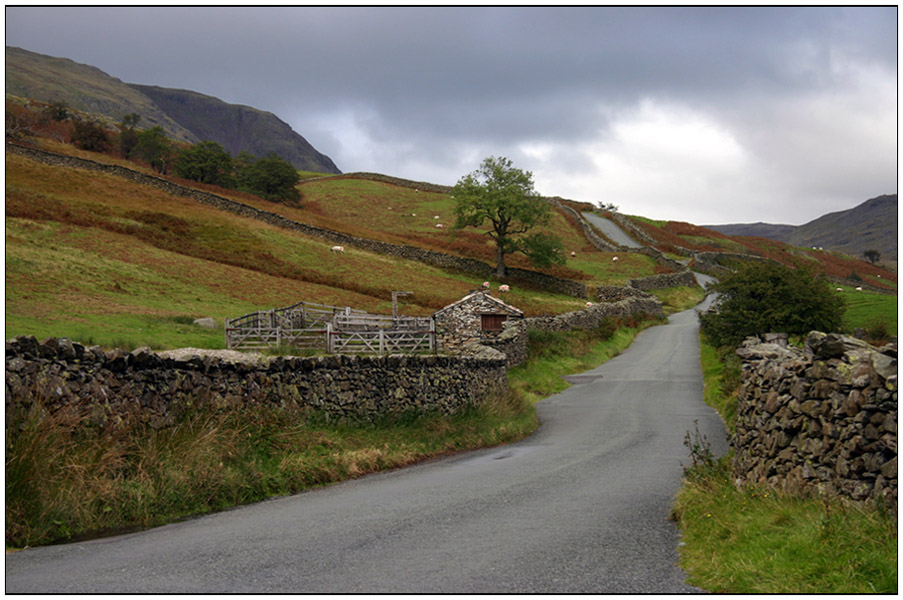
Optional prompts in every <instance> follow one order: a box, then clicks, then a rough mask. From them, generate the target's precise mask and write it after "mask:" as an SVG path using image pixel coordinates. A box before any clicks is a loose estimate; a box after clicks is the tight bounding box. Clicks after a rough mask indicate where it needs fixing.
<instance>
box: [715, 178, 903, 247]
mask: <svg viewBox="0 0 903 600" xmlns="http://www.w3.org/2000/svg"><path fill="white" fill-rule="evenodd" d="M705 227H706V228H707V229H712V230H714V231H717V232H719V233H723V234H725V235H732V236H734V235H745V236H758V237H764V238H769V239H772V240H777V241H779V242H786V243H788V244H791V245H793V246H803V247H812V246H815V247H817V248H825V249H828V250H836V251H838V252H843V253H845V254H849V255H850V256H853V257H856V258H861V257H862V253H863V252H865V251H866V250H877V251H878V252H880V253H881V259H882V260H887V261H896V260H897V194H885V195H883V196H877V197H875V198H871V199H870V200H866V201H865V202H863V203H862V204H860V205H858V206H856V207H853V208H851V209H848V210H842V211H838V212H833V213H828V214H826V215H823V216H821V217H819V218H817V219H815V220H813V221H810V222H808V223H806V224H805V225H799V226H794V225H771V224H769V223H747V224H730V225H705Z"/></svg>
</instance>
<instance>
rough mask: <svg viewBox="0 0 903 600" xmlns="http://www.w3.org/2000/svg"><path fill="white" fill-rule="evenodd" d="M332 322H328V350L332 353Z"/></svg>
mask: <svg viewBox="0 0 903 600" xmlns="http://www.w3.org/2000/svg"><path fill="white" fill-rule="evenodd" d="M332 351H333V348H332V323H326V352H327V353H328V354H332V353H333V352H332Z"/></svg>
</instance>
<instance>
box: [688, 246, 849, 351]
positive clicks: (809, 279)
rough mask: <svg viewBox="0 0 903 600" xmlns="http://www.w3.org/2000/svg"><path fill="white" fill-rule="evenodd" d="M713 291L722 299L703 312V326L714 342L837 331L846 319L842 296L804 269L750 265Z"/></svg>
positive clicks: (732, 343)
mask: <svg viewBox="0 0 903 600" xmlns="http://www.w3.org/2000/svg"><path fill="white" fill-rule="evenodd" d="M713 289H714V290H715V291H716V292H717V293H718V294H719V295H720V297H719V300H718V303H717V305H716V307H715V310H713V311H711V312H708V313H706V314H703V315H701V316H700V325H701V327H702V330H703V332H704V333H705V334H706V336H707V337H708V338H709V340H710V341H711V343H712V344H713V345H714V346H737V345H738V344H739V343H740V342H742V341H743V340H744V339H745V338H746V337H748V336H753V335H761V334H763V333H769V332H781V333H788V334H800V335H803V334H806V333H808V332H810V331H812V330H818V331H825V332H831V331H837V330H839V328H840V326H841V323H842V319H843V312H844V303H843V300H842V299H841V298H840V297H839V296H837V294H836V293H835V292H834V291H833V290H832V289H831V285H830V284H829V282H828V281H827V280H825V279H824V278H822V277H820V276H817V275H816V274H815V273H814V272H813V271H811V270H809V269H808V268H805V267H799V268H796V269H792V268H790V267H786V266H784V265H781V264H779V263H776V262H771V261H769V262H761V263H759V262H757V263H747V264H745V265H742V266H741V267H739V268H738V269H737V271H736V272H734V273H732V274H731V275H728V276H727V277H725V278H723V279H722V280H721V281H720V282H719V283H717V284H715V285H714V286H713Z"/></svg>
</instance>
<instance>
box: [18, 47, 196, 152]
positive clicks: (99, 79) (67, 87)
mask: <svg viewBox="0 0 903 600" xmlns="http://www.w3.org/2000/svg"><path fill="white" fill-rule="evenodd" d="M6 93H7V94H11V95H13V96H19V97H20V98H30V99H33V100H40V101H43V102H64V103H65V104H66V105H67V106H69V107H70V108H73V109H75V110H79V111H82V112H87V113H96V114H99V115H103V116H106V117H109V118H110V119H111V120H113V121H114V122H119V120H120V119H122V117H123V116H125V115H127V114H130V113H138V114H139V115H141V121H140V122H139V124H138V125H139V127H140V128H142V129H149V128H151V127H155V126H157V125H159V126H160V127H162V128H163V129H164V130H165V131H166V133H167V134H168V135H169V137H170V138H172V139H174V140H178V141H182V142H191V143H196V142H199V141H201V140H200V139H198V138H197V136H195V135H194V134H192V133H191V132H190V131H188V130H187V129H185V128H184V127H182V126H181V125H179V123H177V122H176V121H175V120H173V119H172V118H171V117H170V116H169V115H167V114H166V113H165V112H164V111H163V110H162V109H161V108H160V107H158V106H157V105H156V104H154V102H153V100H151V99H150V98H148V97H147V96H145V95H144V94H142V93H141V92H139V91H138V90H134V89H132V88H131V87H129V86H128V85H127V84H125V83H123V82H122V81H120V80H119V79H116V78H115V77H110V76H109V75H107V74H106V73H104V72H103V71H101V70H100V69H97V68H95V67H92V66H89V65H83V64H80V63H77V62H74V61H71V60H69V59H68V58H55V57H53V56H46V55H44V54H37V53H35V52H29V51H28V50H23V49H21V48H15V47H12V46H7V47H6Z"/></svg>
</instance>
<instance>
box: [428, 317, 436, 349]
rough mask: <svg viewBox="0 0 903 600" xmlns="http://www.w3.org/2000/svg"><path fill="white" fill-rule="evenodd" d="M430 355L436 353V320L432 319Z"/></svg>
mask: <svg viewBox="0 0 903 600" xmlns="http://www.w3.org/2000/svg"><path fill="white" fill-rule="evenodd" d="M429 336H430V353H433V352H435V351H436V320H435V319H433V318H432V317H430V333H429Z"/></svg>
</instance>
